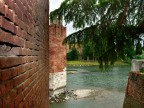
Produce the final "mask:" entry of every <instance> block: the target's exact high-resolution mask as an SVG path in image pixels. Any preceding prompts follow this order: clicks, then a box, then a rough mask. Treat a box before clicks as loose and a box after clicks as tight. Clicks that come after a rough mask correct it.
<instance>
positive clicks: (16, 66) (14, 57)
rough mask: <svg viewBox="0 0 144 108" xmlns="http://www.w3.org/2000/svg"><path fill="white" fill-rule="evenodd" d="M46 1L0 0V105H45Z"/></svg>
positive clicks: (40, 107) (25, 107)
mask: <svg viewBox="0 0 144 108" xmlns="http://www.w3.org/2000/svg"><path fill="white" fill-rule="evenodd" d="M48 10H49V9H48V0H0V108H48V82H49V79H48V78H49V77H48V34H49V33H48Z"/></svg>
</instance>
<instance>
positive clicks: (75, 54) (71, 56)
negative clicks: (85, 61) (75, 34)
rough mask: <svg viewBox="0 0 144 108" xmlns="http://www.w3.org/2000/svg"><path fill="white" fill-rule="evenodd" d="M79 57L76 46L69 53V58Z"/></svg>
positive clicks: (75, 58)
mask: <svg viewBox="0 0 144 108" xmlns="http://www.w3.org/2000/svg"><path fill="white" fill-rule="evenodd" d="M78 58H79V52H78V51H77V49H76V48H75V47H73V48H72V50H71V51H70V52H69V53H67V60H78Z"/></svg>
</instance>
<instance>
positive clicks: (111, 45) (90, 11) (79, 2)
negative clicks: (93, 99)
mask: <svg viewBox="0 0 144 108" xmlns="http://www.w3.org/2000/svg"><path fill="white" fill-rule="evenodd" d="M143 13H144V0H65V1H64V2H63V3H62V4H61V6H60V8H58V9H56V10H55V11H53V12H52V13H51V14H50V16H51V20H53V19H54V18H61V17H63V19H64V20H65V22H66V23H70V22H73V27H74V28H76V29H81V30H79V31H78V32H76V33H73V34H71V35H69V36H68V37H67V38H66V40H65V42H67V43H70V42H73V41H75V42H78V43H84V44H83V45H85V44H88V42H89V40H90V41H91V43H93V49H94V51H93V55H94V57H96V59H97V60H98V61H99V63H100V66H101V67H103V65H105V66H107V65H109V64H113V63H114V62H115V61H116V60H117V59H119V58H121V59H125V57H126V55H129V54H130V51H129V50H128V49H131V50H132V52H133V51H134V48H133V43H134V41H135V40H137V39H139V36H140V35H141V34H142V33H144V14H143ZM84 40H86V41H84Z"/></svg>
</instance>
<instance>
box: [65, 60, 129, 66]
mask: <svg viewBox="0 0 144 108" xmlns="http://www.w3.org/2000/svg"><path fill="white" fill-rule="evenodd" d="M98 65H99V63H98V62H97V61H67V66H98ZM121 65H130V64H129V63H126V62H124V61H120V60H119V61H116V62H115V63H114V66H121Z"/></svg>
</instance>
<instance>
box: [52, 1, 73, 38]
mask: <svg viewBox="0 0 144 108" xmlns="http://www.w3.org/2000/svg"><path fill="white" fill-rule="evenodd" d="M63 1H64V0H50V12H51V11H53V10H55V9H57V8H59V7H60V4H61V3H62V2H63ZM66 27H67V36H68V35H70V34H72V33H73V32H75V31H76V30H75V29H74V28H73V27H72V23H70V24H67V25H66Z"/></svg>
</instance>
